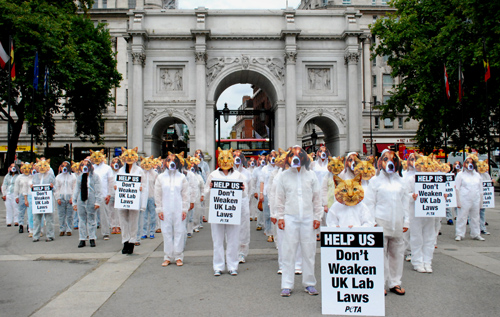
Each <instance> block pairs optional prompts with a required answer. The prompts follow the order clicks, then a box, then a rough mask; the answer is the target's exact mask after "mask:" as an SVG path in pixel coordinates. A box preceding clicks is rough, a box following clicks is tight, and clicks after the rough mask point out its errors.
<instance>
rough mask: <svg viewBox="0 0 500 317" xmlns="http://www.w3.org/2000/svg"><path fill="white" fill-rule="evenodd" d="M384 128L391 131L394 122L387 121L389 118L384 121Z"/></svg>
mask: <svg viewBox="0 0 500 317" xmlns="http://www.w3.org/2000/svg"><path fill="white" fill-rule="evenodd" d="M384 128H386V129H393V128H394V122H393V121H392V120H391V119H389V118H386V119H384Z"/></svg>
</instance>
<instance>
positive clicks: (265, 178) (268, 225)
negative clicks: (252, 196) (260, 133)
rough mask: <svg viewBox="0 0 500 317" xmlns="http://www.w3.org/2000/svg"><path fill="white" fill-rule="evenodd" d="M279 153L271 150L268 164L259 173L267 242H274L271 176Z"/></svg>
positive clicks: (260, 198)
mask: <svg viewBox="0 0 500 317" xmlns="http://www.w3.org/2000/svg"><path fill="white" fill-rule="evenodd" d="M277 156H278V153H277V152H276V151H274V150H273V151H271V153H269V155H268V156H267V162H268V164H267V165H266V166H264V167H263V168H262V171H261V173H260V174H259V181H258V184H259V187H260V195H259V202H261V203H262V206H263V209H264V210H263V216H264V234H265V235H266V236H267V242H273V241H274V237H273V228H272V222H271V211H270V209H269V198H268V197H269V190H270V186H269V176H271V174H272V173H273V172H274V171H275V170H276V169H277V168H276V157H277Z"/></svg>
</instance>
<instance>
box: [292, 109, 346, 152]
mask: <svg viewBox="0 0 500 317" xmlns="http://www.w3.org/2000/svg"><path fill="white" fill-rule="evenodd" d="M297 110H298V111H297V124H298V127H297V128H298V131H299V138H302V136H303V135H305V134H306V133H305V131H304V130H305V127H306V125H307V124H308V123H311V122H314V124H315V125H317V126H318V127H319V128H320V129H321V130H322V131H323V133H324V141H325V145H326V147H327V148H328V150H330V153H331V154H332V155H334V156H339V155H343V154H345V152H346V151H347V137H346V127H347V121H346V115H345V109H343V108H312V107H311V108H299V109H297ZM309 133H310V132H309Z"/></svg>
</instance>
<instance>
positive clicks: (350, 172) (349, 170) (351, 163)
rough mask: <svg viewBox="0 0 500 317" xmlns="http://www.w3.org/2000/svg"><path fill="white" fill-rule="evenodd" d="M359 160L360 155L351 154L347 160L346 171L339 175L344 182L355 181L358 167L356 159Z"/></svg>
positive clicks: (347, 156) (348, 154)
mask: <svg viewBox="0 0 500 317" xmlns="http://www.w3.org/2000/svg"><path fill="white" fill-rule="evenodd" d="M357 158H359V156H358V153H356V152H349V153H347V155H346V158H345V165H344V170H343V171H342V172H341V173H340V174H339V177H340V178H342V179H343V180H348V179H353V178H354V176H355V174H354V168H355V167H356V159H357Z"/></svg>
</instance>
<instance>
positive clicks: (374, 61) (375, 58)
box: [372, 56, 377, 67]
mask: <svg viewBox="0 0 500 317" xmlns="http://www.w3.org/2000/svg"><path fill="white" fill-rule="evenodd" d="M372 66H373V67H375V66H377V56H375V57H374V58H373V60H372Z"/></svg>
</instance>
